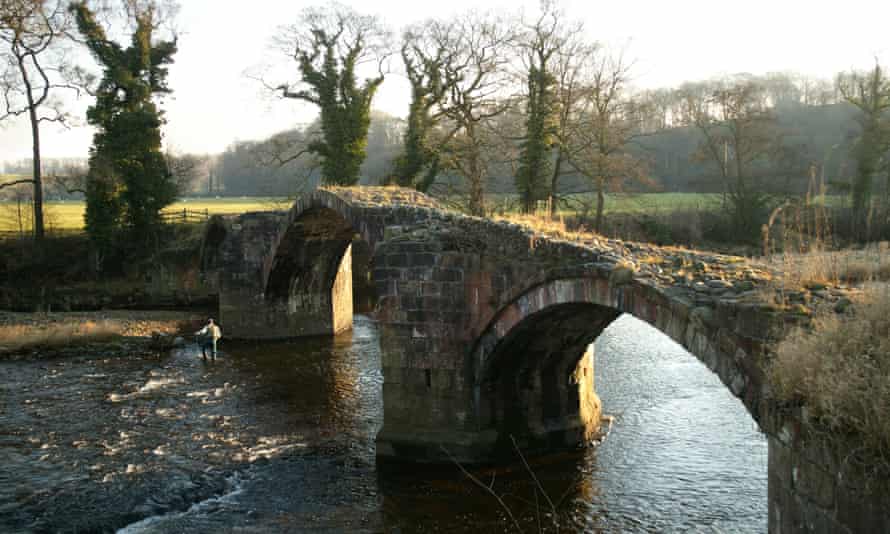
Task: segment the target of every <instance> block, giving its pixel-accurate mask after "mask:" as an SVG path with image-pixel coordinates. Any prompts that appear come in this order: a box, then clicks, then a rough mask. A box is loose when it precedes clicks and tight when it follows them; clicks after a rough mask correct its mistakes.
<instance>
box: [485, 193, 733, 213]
mask: <svg viewBox="0 0 890 534" xmlns="http://www.w3.org/2000/svg"><path fill="white" fill-rule="evenodd" d="M721 199H722V196H721V195H719V194H708V193H637V194H609V195H606V199H605V203H604V204H603V211H604V212H605V213H659V212H671V211H684V210H693V209H714V208H717V207H719V206H720V203H721ZM488 201H489V203H490V206H489V207H490V208H491V209H494V210H495V212H498V213H509V212H516V211H519V198H518V196H517V195H491V196H489V197H488ZM540 207H541V208H543V206H540ZM585 209H586V210H588V212H589V214H593V213H595V212H596V194H594V193H583V194H575V195H568V196H567V197H566V199H565V201H564V203H562V204H561V205H560V209H559V212H560V214H562V215H564V216H569V215H575V214H577V213H580V212H583V211H584V210H585Z"/></svg>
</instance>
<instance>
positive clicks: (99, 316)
mask: <svg viewBox="0 0 890 534" xmlns="http://www.w3.org/2000/svg"><path fill="white" fill-rule="evenodd" d="M203 321H206V319H205V315H204V314H199V313H198V312H182V311H135V310H113V311H112V310H106V311H99V312H65V313H12V312H3V311H0V356H2V355H3V354H13V353H21V352H34V351H38V352H39V351H47V352H48V353H53V352H55V351H57V350H58V349H66V348H69V347H78V346H83V345H92V344H101V343H118V342H120V343H124V344H127V345H132V344H134V343H135V344H136V345H139V344H150V343H152V342H153V340H154V338H156V337H158V336H161V337H165V338H171V339H172V337H173V336H176V335H181V334H182V333H188V332H194V331H195V330H197V328H198V327H199V325H200V324H203Z"/></svg>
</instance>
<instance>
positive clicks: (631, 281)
mask: <svg viewBox="0 0 890 534" xmlns="http://www.w3.org/2000/svg"><path fill="white" fill-rule="evenodd" d="M212 226H214V227H216V228H217V230H215V232H216V233H215V235H216V236H219V235H220V230H219V228H224V231H225V237H224V238H222V239H221V240H220V239H217V240H216V241H217V242H218V243H219V244H218V246H217V245H215V244H214V248H217V250H216V251H215V252H213V253H212V254H209V253H208V254H207V256H208V257H212V258H213V262H212V264H209V265H206V266H205V268H206V269H207V271H208V275H212V276H214V277H217V278H216V279H218V283H219V291H220V319H221V322H222V324H223V326H224V327H225V328H226V331H227V333H228V334H229V335H230V336H233V337H242V338H253V339H268V338H285V337H296V336H303V335H317V334H333V333H336V332H338V331H340V330H343V329H345V328H348V327H349V324H350V323H351V318H352V315H351V314H352V310H351V298H352V296H351V278H350V276H349V274H348V270H349V269H350V268H351V265H350V264H351V257H350V251H351V247H350V244H351V243H352V242H353V241H355V240H360V241H364V242H365V243H366V244H367V245H368V246H369V247H370V250H371V251H372V259H371V266H370V268H371V273H372V278H373V282H374V284H375V287H376V293H377V297H378V301H377V307H376V310H375V318H376V320H377V322H378V324H379V328H380V339H381V341H380V342H381V349H382V367H383V377H384V385H383V400H384V424H383V428H382V429H381V430H380V432H379V434H378V438H377V453H378V456H380V457H382V458H395V459H402V460H411V461H421V462H441V461H447V460H449V459H450V458H454V459H457V460H460V461H465V462H479V461H490V460H496V459H497V458H499V457H500V456H501V455H503V454H505V453H509V452H510V447H511V446H512V443H511V441H512V440H511V438H512V439H515V440H516V442H517V443H518V444H519V445H520V447H522V448H524V449H525V450H527V451H531V452H544V451H552V450H556V449H559V448H566V447H577V446H579V445H582V444H584V443H586V442H587V441H589V440H590V438H591V437H592V435H593V434H594V433H595V432H596V430H597V427H598V425H599V419H600V417H599V409H600V408H599V399H598V398H596V394H595V392H594V391H593V388H592V387H591V384H592V382H593V365H594V362H593V353H592V348H589V347H590V345H591V343H592V342H593V341H594V340H595V339H596V337H597V336H598V335H599V334H600V332H602V330H603V329H604V328H606V327H607V326H608V325H609V323H611V322H612V321H613V320H614V319H615V318H617V317H618V316H619V315H620V314H622V313H629V314H632V315H634V316H635V317H637V318H639V319H642V320H644V321H646V322H648V323H650V324H652V325H654V326H655V327H656V328H658V329H659V330H661V331H662V332H664V333H665V334H666V335H668V336H669V337H671V338H672V339H673V340H675V341H676V342H678V343H679V344H681V345H682V346H684V347H685V348H686V349H687V350H688V351H689V352H690V353H692V354H693V355H695V356H696V357H697V358H699V359H700V360H701V361H703V362H704V363H705V364H706V365H707V366H708V367H709V368H710V369H711V370H712V371H714V372H715V373H716V374H717V375H718V376H719V377H720V379H721V380H722V381H723V383H724V384H726V386H727V387H728V388H729V389H730V391H731V392H732V393H733V394H734V395H735V396H736V397H738V398H739V399H740V400H741V401H742V403H743V404H744V405H745V407H746V408H747V409H748V411H749V412H750V413H751V415H752V417H753V418H754V420H755V421H757V422H758V424H759V425H760V427H761V428H762V429H763V431H764V432H766V433H767V434H770V435H771V436H774V435H778V430H777V428H778V427H777V426H776V425H777V424H778V423H776V421H780V420H781V419H780V418H779V417H778V416H777V415H776V407H775V406H774V403H773V402H772V401H771V397H770V392H769V387H768V384H767V383H766V379H765V376H764V374H763V365H762V364H763V359H764V358H765V357H767V355H768V353H769V348H770V346H771V345H772V344H773V343H774V342H775V341H776V340H777V339H778V337H779V336H781V334H782V332H783V331H784V330H785V326H786V325H788V324H797V323H801V322H805V321H807V320H809V313H810V307H812V306H814V305H819V302H820V299H821V300H824V301H825V303H827V304H831V302H830V301H832V300H837V299H839V298H843V296H842V295H840V294H836V293H832V292H829V291H820V292H819V294H814V295H806V296H805V297H806V298H805V299H804V302H806V303H809V305H808V306H807V305H803V304H799V305H795V306H790V307H789V306H779V305H776V304H775V303H774V302H773V300H772V299H771V297H770V293H769V292H771V291H773V290H772V289H769V287H772V286H771V285H770V284H771V281H772V280H773V279H774V278H776V277H777V276H778V273H775V272H772V271H770V269H768V268H767V267H765V266H760V265H756V264H753V263H751V262H748V261H746V260H744V259H742V258H736V257H730V256H723V255H719V254H707V253H702V252H697V251H690V250H685V249H678V248H662V247H657V246H654V245H647V244H639V243H628V242H622V241H619V240H611V239H605V238H601V237H589V236H588V237H587V238H586V239H585V240H582V241H580V242H579V241H567V240H563V239H558V238H553V237H551V236H547V235H543V234H541V233H537V232H535V231H533V230H531V229H529V228H527V227H524V226H520V225H517V224H513V223H509V222H498V221H492V220H488V219H480V218H476V217H469V216H464V215H461V214H457V213H453V212H450V211H448V210H445V209H443V208H441V207H440V206H438V205H437V204H436V203H435V202H434V201H432V200H431V199H429V198H428V197H425V196H424V195H421V194H419V193H416V192H414V191H410V190H404V189H399V188H361V189H349V188H332V189H321V190H317V191H315V192H312V193H309V194H305V195H303V196H301V197H300V198H299V199H298V200H297V201H296V202H295V203H294V205H293V207H292V208H291V210H290V211H288V212H286V213H285V212H278V213H253V214H245V215H241V216H239V217H233V218H226V219H222V218H218V219H215V220H214V221H213V223H212Z"/></svg>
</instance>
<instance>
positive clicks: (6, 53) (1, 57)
mask: <svg viewBox="0 0 890 534" xmlns="http://www.w3.org/2000/svg"><path fill="white" fill-rule="evenodd" d="M70 25H71V18H70V16H69V14H68V10H67V6H66V2H64V1H63V0H4V1H3V2H2V3H0V46H2V47H3V48H2V50H0V68H2V69H3V70H2V71H0V91H2V93H3V105H4V108H3V109H2V110H0V120H3V119H7V118H10V117H17V116H22V115H26V116H27V117H28V120H29V122H30V124H31V141H32V151H33V172H32V177H31V178H30V179H28V180H18V181H16V182H13V183H12V184H3V185H0V188H2V187H8V186H10V185H14V184H15V183H30V184H32V185H33V188H34V193H33V205H34V238H35V239H36V240H37V241H40V240H42V239H43V236H44V221H43V176H42V171H41V166H40V162H41V160H40V148H41V147H40V125H41V124H42V123H44V122H56V123H61V124H64V123H65V121H66V119H67V114H66V113H65V112H64V111H63V110H62V107H61V103H60V101H59V100H57V99H55V98H54V93H55V91H56V90H57V89H60V88H71V87H72V86H70V85H69V84H67V83H66V82H65V81H64V76H63V73H64V65H65V63H64V48H63V47H61V46H60V45H61V44H62V42H63V40H64V38H65V34H66V32H67V31H68V29H69V27H70Z"/></svg>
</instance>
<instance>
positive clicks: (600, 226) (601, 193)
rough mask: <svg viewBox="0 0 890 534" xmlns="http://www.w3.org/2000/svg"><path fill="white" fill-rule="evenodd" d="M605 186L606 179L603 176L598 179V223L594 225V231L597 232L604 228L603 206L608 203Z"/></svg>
mask: <svg viewBox="0 0 890 534" xmlns="http://www.w3.org/2000/svg"><path fill="white" fill-rule="evenodd" d="M604 187H605V180H603V179H602V178H599V179H597V181H596V223H595V226H594V228H593V229H594V231H595V232H596V233H600V232H601V231H602V229H603V206H604V205H605V203H606V195H605V192H604V191H603V188H604Z"/></svg>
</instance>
